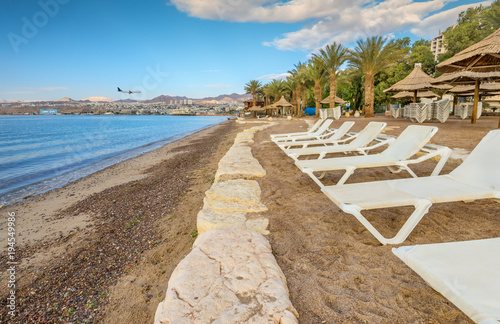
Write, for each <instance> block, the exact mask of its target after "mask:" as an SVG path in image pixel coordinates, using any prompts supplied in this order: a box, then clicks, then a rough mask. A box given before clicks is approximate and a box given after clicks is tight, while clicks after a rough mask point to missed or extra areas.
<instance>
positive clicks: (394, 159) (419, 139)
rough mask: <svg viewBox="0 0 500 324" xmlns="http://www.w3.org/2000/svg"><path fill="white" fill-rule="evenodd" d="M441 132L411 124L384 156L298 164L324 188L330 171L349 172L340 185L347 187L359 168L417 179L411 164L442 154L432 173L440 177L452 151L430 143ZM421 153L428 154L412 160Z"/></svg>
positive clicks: (297, 162)
mask: <svg viewBox="0 0 500 324" xmlns="http://www.w3.org/2000/svg"><path fill="white" fill-rule="evenodd" d="M437 130H438V128H437V127H433V126H417V125H411V126H408V127H407V128H406V129H405V130H404V131H403V132H402V133H401V134H400V135H399V136H398V138H397V139H396V140H395V141H393V142H392V143H391V144H389V147H388V148H387V149H385V150H384V151H383V152H381V153H377V154H371V155H364V156H347V157H337V158H328V159H322V160H296V161H295V165H296V166H298V167H299V169H300V170H301V171H302V172H304V173H307V174H308V175H309V176H310V177H311V178H312V179H313V180H314V181H315V182H316V183H317V184H318V185H319V186H320V187H323V184H322V183H321V181H320V179H322V178H323V176H324V175H325V173H326V172H327V171H337V170H345V173H344V175H343V176H342V178H341V179H340V180H339V182H338V183H337V185H342V184H344V183H345V181H346V180H347V179H348V178H349V177H350V176H351V174H352V173H353V172H354V170H356V169H359V168H375V167H388V169H389V170H390V171H391V172H392V173H398V172H400V171H402V170H406V171H408V173H410V174H411V175H412V176H413V177H417V175H416V174H415V173H414V172H413V171H412V170H411V169H410V167H409V165H410V164H415V163H420V162H422V161H425V160H427V159H430V158H432V157H435V156H437V155H440V156H441V159H440V160H439V162H438V163H437V165H436V167H435V168H434V170H433V172H432V175H438V174H439V172H441V169H442V168H443V166H444V164H445V163H446V161H447V160H448V158H449V156H450V154H451V150H450V149H449V148H447V147H445V146H439V145H431V144H426V143H427V142H428V141H429V140H430V139H431V137H432V136H434V134H435V133H436V132H437ZM353 142H354V141H353ZM424 146H425V147H424ZM419 151H422V152H423V153H424V155H422V156H420V157H417V158H415V159H411V157H412V156H413V155H415V154H416V153H418V152H419ZM394 167H396V168H394ZM314 172H322V175H321V176H320V177H316V176H315V175H314Z"/></svg>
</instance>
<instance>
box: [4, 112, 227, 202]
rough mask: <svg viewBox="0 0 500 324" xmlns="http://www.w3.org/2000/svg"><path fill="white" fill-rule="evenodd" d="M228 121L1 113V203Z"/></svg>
mask: <svg viewBox="0 0 500 324" xmlns="http://www.w3.org/2000/svg"><path fill="white" fill-rule="evenodd" d="M225 120H227V119H226V118H225V117H197V116H0V205H7V204H11V203H13V202H15V201H18V200H21V199H22V198H24V197H26V196H30V195H34V194H39V193H42V192H44V191H47V190H50V189H53V188H57V187H60V186H62V185H65V184H67V183H68V182H71V181H74V180H76V179H78V178H81V177H83V176H86V175H89V174H91V173H93V172H96V171H98V170H101V169H103V168H105V167H108V166H110V165H112V164H115V163H117V162H120V161H123V160H125V159H128V158H131V157H134V156H137V155H140V154H142V153H144V152H147V151H151V150H153V149H156V148H159V147H161V146H162V145H164V144H166V143H168V142H172V141H174V140H177V139H179V138H182V137H184V136H187V135H189V134H192V133H194V132H196V131H198V130H201V129H203V128H207V127H209V126H212V125H215V124H218V123H220V122H223V121H225Z"/></svg>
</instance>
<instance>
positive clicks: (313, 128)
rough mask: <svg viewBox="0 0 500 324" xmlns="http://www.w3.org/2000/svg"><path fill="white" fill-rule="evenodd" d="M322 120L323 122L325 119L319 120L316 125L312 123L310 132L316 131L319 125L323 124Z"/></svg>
mask: <svg viewBox="0 0 500 324" xmlns="http://www.w3.org/2000/svg"><path fill="white" fill-rule="evenodd" d="M322 122H323V119H320V120H318V121H317V122H316V123H314V125H312V127H311V128H309V130H308V132H309V133H313V132H315V131H316V130H317V129H318V128H319V126H320V125H321V123H322Z"/></svg>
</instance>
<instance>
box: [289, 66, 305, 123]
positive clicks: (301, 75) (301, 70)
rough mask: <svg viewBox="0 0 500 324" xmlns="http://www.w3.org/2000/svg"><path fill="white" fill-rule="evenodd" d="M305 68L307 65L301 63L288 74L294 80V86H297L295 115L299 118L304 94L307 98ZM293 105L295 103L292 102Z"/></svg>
mask: <svg viewBox="0 0 500 324" xmlns="http://www.w3.org/2000/svg"><path fill="white" fill-rule="evenodd" d="M305 68H306V65H305V64H304V63H302V62H299V63H297V64H294V69H293V70H291V71H288V73H290V74H291V76H290V78H292V79H293V80H294V84H296V88H295V100H296V103H295V105H296V107H295V111H296V113H295V115H296V116H297V117H300V116H301V108H300V102H301V99H302V93H304V97H305V84H306V81H307V80H306V75H305ZM292 104H293V102H292Z"/></svg>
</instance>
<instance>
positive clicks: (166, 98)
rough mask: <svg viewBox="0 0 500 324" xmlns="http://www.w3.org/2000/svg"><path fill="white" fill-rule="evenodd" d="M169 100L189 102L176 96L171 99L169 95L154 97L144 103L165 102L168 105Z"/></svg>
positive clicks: (185, 98)
mask: <svg viewBox="0 0 500 324" xmlns="http://www.w3.org/2000/svg"><path fill="white" fill-rule="evenodd" d="M170 100H190V99H189V98H188V97H178V96H175V97H171V96H169V95H161V96H158V97H155V98H153V99H151V100H146V101H144V102H147V103H152V102H166V103H170Z"/></svg>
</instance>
